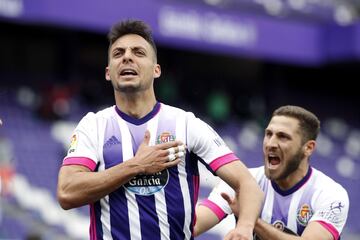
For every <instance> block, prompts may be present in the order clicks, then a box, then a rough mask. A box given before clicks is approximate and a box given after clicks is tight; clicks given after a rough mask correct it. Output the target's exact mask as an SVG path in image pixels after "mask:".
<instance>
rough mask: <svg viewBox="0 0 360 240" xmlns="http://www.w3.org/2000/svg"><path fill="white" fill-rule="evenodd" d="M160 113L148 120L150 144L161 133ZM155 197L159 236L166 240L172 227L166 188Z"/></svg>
mask: <svg viewBox="0 0 360 240" xmlns="http://www.w3.org/2000/svg"><path fill="white" fill-rule="evenodd" d="M159 115H160V114H157V115H156V116H155V117H154V118H153V119H152V120H151V121H149V122H148V126H147V128H148V130H149V131H150V145H155V144H156V138H157V136H158V134H159V133H158V126H159ZM169 177H170V175H169ZM154 198H155V210H156V214H157V216H156V219H157V220H158V224H159V236H160V239H161V240H166V239H169V238H170V229H169V222H168V218H167V209H166V199H165V193H164V189H161V190H160V191H159V192H157V193H155V196H154ZM156 236H157V235H156Z"/></svg>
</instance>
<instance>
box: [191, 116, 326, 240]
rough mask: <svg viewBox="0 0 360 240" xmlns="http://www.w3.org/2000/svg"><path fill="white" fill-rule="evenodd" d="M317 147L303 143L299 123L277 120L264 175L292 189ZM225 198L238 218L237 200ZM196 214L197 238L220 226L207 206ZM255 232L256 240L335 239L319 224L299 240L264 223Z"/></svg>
mask: <svg viewBox="0 0 360 240" xmlns="http://www.w3.org/2000/svg"><path fill="white" fill-rule="evenodd" d="M315 145H316V142H315V141H314V140H309V141H306V142H305V143H303V139H302V135H301V133H300V129H299V121H298V120H297V119H295V118H292V117H286V116H274V117H273V118H272V119H271V121H270V123H269V124H268V126H267V128H266V129H265V136H264V140H263V153H264V166H265V175H266V176H267V177H268V178H269V179H271V180H273V181H275V183H276V184H277V185H278V186H279V187H280V188H281V189H282V190H287V189H290V188H291V187H293V186H294V185H295V184H296V183H298V182H299V181H300V180H301V179H302V178H303V177H304V176H305V175H306V173H307V171H308V168H309V157H310V156H311V154H312V153H313V151H314V150H315ZM272 157H276V158H277V159H273V158H272ZM222 197H223V198H224V199H225V200H226V201H227V202H228V203H229V205H230V207H231V209H232V211H233V213H234V214H237V213H238V206H239V204H238V203H237V202H236V199H232V198H231V197H230V196H229V195H227V194H226V193H222ZM196 214H197V222H196V225H195V234H196V235H199V234H201V233H203V232H204V231H206V230H208V229H210V228H211V227H213V226H214V225H216V224H217V223H219V219H218V218H217V216H216V215H215V214H214V213H213V212H212V211H211V210H210V209H209V208H207V207H205V206H202V205H200V206H197V208H196ZM254 230H255V233H256V234H257V236H258V237H260V238H261V239H264V240H265V239H266V240H300V239H303V240H332V239H333V236H332V234H331V233H330V232H329V231H328V230H327V229H325V228H324V227H323V226H322V225H321V224H320V223H318V222H310V223H309V224H308V225H307V226H306V228H305V230H304V232H303V233H302V235H301V236H300V237H299V236H293V235H290V234H287V233H284V232H282V231H280V230H278V229H277V228H275V227H273V226H272V225H271V224H268V223H266V222H265V221H263V220H262V219H258V220H257V221H256V225H255V229H254Z"/></svg>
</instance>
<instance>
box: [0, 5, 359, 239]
mask: <svg viewBox="0 0 360 240" xmlns="http://www.w3.org/2000/svg"><path fill="white" fill-rule="evenodd" d="M359 14H360V1H359V0H341V1H340V0H138V1H115V0H103V1H85V0H77V1H70V0H62V1H56V0H0V80H1V81H0V119H2V122H3V124H2V127H0V173H1V186H2V188H1V193H2V194H1V198H0V239H87V238H88V218H87V216H88V208H87V207H83V208H80V209H76V210H71V211H63V210H61V209H60V207H59V206H58V204H57V201H56V196H55V191H56V190H55V189H56V183H57V172H58V169H59V166H60V165H61V161H62V158H63V156H64V154H65V151H66V149H67V147H68V142H69V138H70V134H71V131H72V130H73V129H74V127H75V125H76V123H77V122H78V121H79V120H80V119H81V117H82V116H83V115H84V114H85V113H86V112H88V111H97V110H98V109H100V108H102V107H104V106H109V105H112V104H113V103H114V101H113V93H112V87H111V86H110V84H108V83H107V82H106V81H105V80H104V68H105V65H106V63H107V47H108V44H107V40H106V33H107V31H108V28H109V27H110V26H111V24H112V23H114V22H115V21H118V20H120V19H125V18H140V19H143V20H145V21H147V22H149V23H150V24H151V26H152V27H153V30H154V35H155V38H156V42H157V43H158V48H159V62H160V64H161V66H162V70H163V74H162V77H161V78H160V79H159V80H157V81H156V83H155V84H156V91H157V96H158V99H159V100H160V101H163V102H166V103H168V104H173V105H175V106H179V107H182V108H184V109H187V110H190V111H193V112H195V113H196V114H197V115H198V116H200V117H202V118H204V119H205V120H206V121H208V122H209V123H210V124H211V125H212V126H214V127H215V128H216V129H217V130H218V132H219V133H220V134H221V135H222V136H223V137H224V139H225V140H226V141H227V143H228V144H229V145H230V147H231V148H232V149H234V151H235V152H236V153H237V154H238V155H239V156H240V157H241V159H242V160H243V161H244V162H245V163H246V164H247V165H248V166H249V167H254V166H258V165H260V164H262V153H261V145H262V134H263V127H264V124H265V123H266V122H267V120H268V117H269V115H270V113H271V112H272V110H274V109H275V108H276V107H278V106H280V105H284V104H299V105H301V106H304V107H306V108H308V109H310V110H312V111H314V112H315V113H317V114H318V115H319V116H320V118H321V120H322V131H321V135H320V137H319V141H318V142H319V144H318V148H317V152H316V154H315V156H314V157H313V159H312V165H313V166H315V167H317V168H319V169H321V170H322V171H323V172H325V173H326V174H328V175H330V176H331V177H332V178H334V179H336V180H337V181H338V182H340V183H341V184H342V185H343V186H344V187H345V188H346V189H347V190H348V192H349V195H350V201H351V207H350V212H349V218H348V222H347V225H346V227H345V229H344V232H343V236H342V239H344V240H355V239H356V240H358V239H360V221H359V219H360V191H359V190H360V189H359V183H360V121H359V120H360V104H359V103H360V101H359V100H360V94H359V93H358V92H359V90H358V89H359V88H358V87H357V84H358V83H357V82H358V81H359V79H360V21H359ZM201 175H202V176H201V183H202V188H201V194H200V198H203V197H205V196H206V195H207V194H208V192H209V190H210V189H211V186H213V184H214V183H215V182H216V181H217V179H216V178H215V177H212V176H210V175H209V174H207V173H206V172H205V171H202V172H201ZM232 226H233V220H232V219H231V218H229V217H228V218H227V219H226V220H225V221H224V222H223V224H221V225H220V226H218V227H216V228H214V229H212V230H211V231H210V232H208V233H206V234H205V235H203V236H201V237H199V238H198V239H202V240H205V239H206V240H216V239H222V236H223V235H224V233H226V232H227V231H228V229H230V228H231V227H232Z"/></svg>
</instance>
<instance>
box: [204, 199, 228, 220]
mask: <svg viewBox="0 0 360 240" xmlns="http://www.w3.org/2000/svg"><path fill="white" fill-rule="evenodd" d="M199 204H200V205H203V206H205V207H207V208H209V209H210V210H211V211H212V212H213V213H215V215H216V216H217V217H218V219H219V221H221V220H223V219H224V217H226V216H227V214H226V213H225V212H224V211H223V210H222V209H221V208H220V207H219V206H218V205H216V204H215V203H214V202H212V201H210V200H209V199H205V200H203V201H201V202H200V203H199Z"/></svg>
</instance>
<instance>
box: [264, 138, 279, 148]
mask: <svg viewBox="0 0 360 240" xmlns="http://www.w3.org/2000/svg"><path fill="white" fill-rule="evenodd" d="M264 145H265V147H266V148H268V149H272V148H276V147H277V146H278V141H277V139H276V136H275V135H272V136H271V137H268V138H265V141H264Z"/></svg>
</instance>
